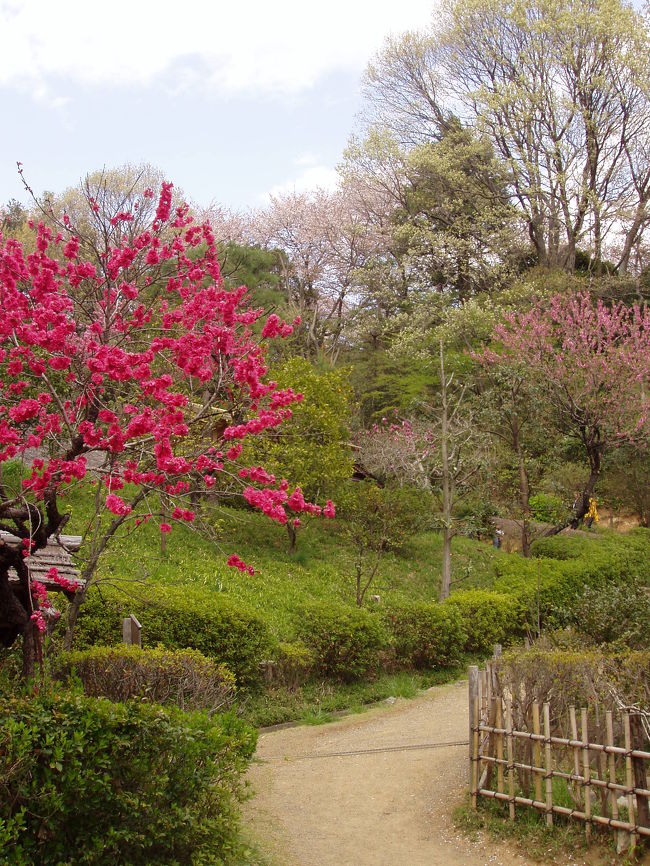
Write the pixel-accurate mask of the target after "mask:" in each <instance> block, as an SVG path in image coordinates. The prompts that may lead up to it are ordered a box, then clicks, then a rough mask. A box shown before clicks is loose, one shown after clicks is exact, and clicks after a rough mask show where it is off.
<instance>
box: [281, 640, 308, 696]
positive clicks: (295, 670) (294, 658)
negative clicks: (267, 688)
mask: <svg viewBox="0 0 650 866" xmlns="http://www.w3.org/2000/svg"><path fill="white" fill-rule="evenodd" d="M313 667H314V654H313V653H312V651H311V650H309V649H307V647H306V646H305V645H304V644H303V643H300V642H298V641H295V642H293V643H284V642H283V643H280V644H278V648H277V650H276V653H275V671H274V673H275V677H276V678H277V680H278V681H279V682H280V683H282V685H284V686H286V687H287V688H288V689H289V690H291V691H293V690H294V689H297V688H299V687H300V686H301V685H303V683H305V681H306V680H307V679H308V677H309V675H310V674H311V672H312V670H313Z"/></svg>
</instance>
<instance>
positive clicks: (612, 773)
mask: <svg viewBox="0 0 650 866" xmlns="http://www.w3.org/2000/svg"><path fill="white" fill-rule="evenodd" d="M605 723H606V726H607V745H608V746H613V745H614V719H613V717H612V711H611V710H607V713H606V714H605ZM607 760H608V764H609V781H610V783H611V784H616V756H615V755H612V754H611V752H610V753H609V755H608V756H607ZM609 808H610V810H611V817H612V818H614V820H618V802H617V798H616V791H615V790H614V789H612V790H611V791H610V792H609Z"/></svg>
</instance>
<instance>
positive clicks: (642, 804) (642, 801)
mask: <svg viewBox="0 0 650 866" xmlns="http://www.w3.org/2000/svg"><path fill="white" fill-rule="evenodd" d="M630 735H631V736H630V741H631V743H632V748H633V749H635V750H636V751H638V752H642V751H644V749H643V745H644V743H643V725H642V724H641V716H639V715H638V714H635V715H633V716H630ZM632 770H633V773H634V787H635V788H644V789H647V787H648V782H647V779H646V771H645V761H644V760H643V758H632ZM636 823H637V825H638V826H639V827H650V809H648V798H647V796H646V795H645V794H639V793H637V795H636Z"/></svg>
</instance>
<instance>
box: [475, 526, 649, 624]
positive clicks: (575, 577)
mask: <svg viewBox="0 0 650 866" xmlns="http://www.w3.org/2000/svg"><path fill="white" fill-rule="evenodd" d="M534 553H535V558H533V559H523V558H522V557H499V558H498V559H496V560H494V562H493V566H492V567H493V569H494V572H495V575H496V580H495V589H497V590H498V591H499V592H504V593H507V594H511V595H514V596H515V597H516V599H517V601H518V602H519V604H520V606H521V609H522V610H523V611H524V612H525V617H526V619H527V621H528V622H529V624H531V625H533V624H536V620H537V615H538V612H539V616H540V619H541V623H542V625H564V624H566V612H567V611H570V610H571V609H572V608H574V607H575V605H576V604H577V602H578V599H579V598H580V597H581V596H582V593H583V592H584V589H585V587H592V588H593V589H595V590H600V591H602V590H604V588H605V587H606V586H615V585H621V584H625V583H629V582H630V581H635V580H636V581H639V582H640V583H641V584H644V585H648V584H650V532H648V530H635V531H634V532H630V533H627V534H626V535H616V534H614V533H611V534H610V533H604V534H603V535H599V536H596V537H593V538H590V537H588V536H582V535H580V536H578V535H574V536H566V537H561V538H552V539H550V538H549V539H541V540H540V541H537V542H535V545H534ZM541 554H544V555H541Z"/></svg>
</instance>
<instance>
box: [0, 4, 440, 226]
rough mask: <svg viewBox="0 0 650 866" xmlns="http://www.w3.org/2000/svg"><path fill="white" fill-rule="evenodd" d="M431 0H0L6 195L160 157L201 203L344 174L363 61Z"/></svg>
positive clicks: (256, 198) (230, 202)
mask: <svg viewBox="0 0 650 866" xmlns="http://www.w3.org/2000/svg"><path fill="white" fill-rule="evenodd" d="M431 15H432V0H329V2H328V3H327V4H324V3H314V2H309V0H272V2H263V0H240V3H239V4H237V3H233V2H232V0H228V2H222V0H194V2H192V3H186V4H184V3H182V2H178V0H176V2H169V0H111V2H110V3H106V2H104V0H102V2H99V0H66V2H65V3H54V2H53V0H0V104H1V105H2V109H3V111H2V114H3V117H4V124H3V129H4V134H3V135H2V136H1V137H0V204H1V203H6V202H7V201H8V200H9V199H10V198H17V199H19V200H20V201H26V196H25V193H24V190H23V188H22V186H21V183H20V179H19V177H18V174H17V170H16V162H17V161H20V162H22V164H23V168H24V172H25V177H26V179H27V180H28V182H29V184H30V185H31V187H32V188H33V189H34V191H35V193H36V194H37V195H40V194H42V193H43V192H44V191H45V190H49V191H52V192H55V193H59V192H62V191H63V190H64V189H66V188H67V187H70V186H73V185H75V184H76V183H77V182H78V181H79V180H80V178H82V177H83V176H85V175H86V174H87V173H89V172H92V171H95V170H97V169H101V168H103V167H106V168H113V167H115V166H119V165H122V164H124V163H127V162H129V163H134V164H139V163H142V162H148V163H151V164H152V165H154V166H157V167H158V168H160V169H161V170H162V171H163V172H164V174H165V176H166V177H167V179H168V180H171V181H173V182H174V184H175V185H176V186H180V187H181V188H182V189H183V191H184V193H185V195H186V196H187V197H188V198H189V199H190V200H192V201H194V202H196V203H197V204H199V205H202V206H208V205H210V204H218V205H221V206H223V207H226V208H229V209H233V210H242V209H246V208H251V207H256V206H259V205H261V204H264V203H265V202H266V201H267V200H268V195H269V194H270V193H278V192H282V191H285V190H286V191H288V190H292V189H297V190H302V189H308V188H313V187H315V186H323V187H325V188H330V187H332V186H333V185H334V184H335V181H336V173H335V167H336V165H337V164H338V163H339V162H340V160H341V157H342V154H343V149H344V147H345V145H346V142H347V140H348V138H349V136H350V134H351V133H352V132H353V130H354V125H355V117H356V115H357V114H358V111H359V109H360V107H361V93H360V83H361V76H362V74H363V71H364V69H365V67H366V65H367V63H368V61H369V60H370V59H371V58H372V57H373V56H374V55H375V54H376V52H377V51H378V50H380V49H381V46H382V44H383V42H384V39H385V38H386V36H388V35H389V34H390V33H394V34H398V33H401V32H403V31H405V30H409V29H421V28H424V27H426V26H427V25H428V24H429V23H430V21H431Z"/></svg>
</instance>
